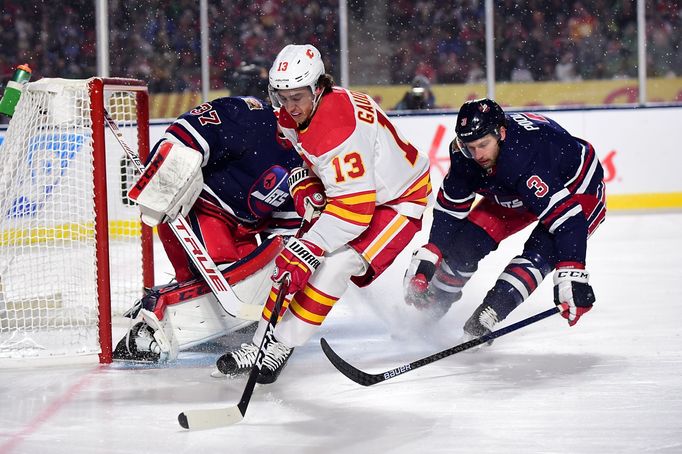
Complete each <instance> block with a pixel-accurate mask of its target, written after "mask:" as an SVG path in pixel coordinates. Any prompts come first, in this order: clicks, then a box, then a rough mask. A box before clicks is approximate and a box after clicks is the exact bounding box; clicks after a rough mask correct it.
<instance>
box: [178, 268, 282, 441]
mask: <svg viewBox="0 0 682 454" xmlns="http://www.w3.org/2000/svg"><path fill="white" fill-rule="evenodd" d="M288 291H289V282H288V281H285V282H283V283H282V284H281V286H280V288H279V294H278V295H277V299H276V300H275V307H274V308H273V309H272V313H271V314H270V319H269V320H268V326H267V327H266V328H265V335H264V336H263V340H262V341H261V343H260V348H259V349H258V354H257V355H256V361H255V363H254V365H253V367H251V373H250V374H249V379H248V380H247V381H246V386H245V387H244V392H242V397H241V399H239V403H238V404H237V405H234V406H232V407H227V408H212V409H206V410H188V411H185V412H182V413H180V414H179V415H178V422H179V423H180V426H182V427H183V428H185V429H190V430H203V429H214V428H216V427H224V426H231V425H232V424H236V423H238V422H239V421H241V420H242V419H244V415H245V414H246V409H247V408H248V406H249V402H250V401H251V396H252V395H253V390H254V388H255V387H256V380H257V379H258V375H259V374H260V370H261V367H263V360H264V359H265V355H267V349H268V345H269V344H270V338H271V336H272V333H273V332H274V331H275V325H276V324H277V319H278V317H279V313H280V312H281V310H282V304H283V303H284V298H285V297H286V295H287V293H288Z"/></svg>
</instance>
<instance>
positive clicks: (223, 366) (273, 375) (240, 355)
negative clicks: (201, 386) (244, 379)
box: [213, 337, 294, 384]
mask: <svg viewBox="0 0 682 454" xmlns="http://www.w3.org/2000/svg"><path fill="white" fill-rule="evenodd" d="M267 342H268V345H267V350H266V351H267V354H266V355H265V359H264V360H263V366H262V367H261V370H260V374H259V375H258V379H257V383H261V384H269V383H274V382H275V380H277V377H278V376H279V374H280V373H281V372H282V369H284V366H285V365H286V363H287V360H288V359H289V356H291V353H292V352H293V351H294V349H293V348H289V347H287V346H286V345H284V344H283V343H281V342H279V341H278V340H277V339H275V338H274V337H270V338H269V339H268V340H267ZM258 351H259V347H258V346H257V345H256V344H254V343H253V342H250V343H248V344H242V346H241V348H240V349H239V350H235V351H233V352H228V353H225V354H224V355H223V356H221V357H220V358H218V361H217V362H216V366H217V367H218V371H220V373H221V374H223V375H229V376H232V377H233V376H237V375H241V374H245V373H248V372H250V371H251V368H252V367H253V365H254V364H255V363H256V357H257V356H258ZM213 376H216V375H215V374H214V375H213Z"/></svg>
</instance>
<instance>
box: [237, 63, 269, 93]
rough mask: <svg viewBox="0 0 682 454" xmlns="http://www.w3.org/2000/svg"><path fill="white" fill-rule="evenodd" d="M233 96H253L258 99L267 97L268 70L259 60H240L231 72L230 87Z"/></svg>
mask: <svg viewBox="0 0 682 454" xmlns="http://www.w3.org/2000/svg"><path fill="white" fill-rule="evenodd" d="M231 92H232V93H233V94H234V95H235V96H254V97H256V98H259V99H263V98H264V97H267V93H268V71H267V66H265V65H264V64H262V63H261V62H258V61H254V62H253V63H246V62H242V64H241V65H239V67H238V68H237V69H235V71H234V73H232V89H231Z"/></svg>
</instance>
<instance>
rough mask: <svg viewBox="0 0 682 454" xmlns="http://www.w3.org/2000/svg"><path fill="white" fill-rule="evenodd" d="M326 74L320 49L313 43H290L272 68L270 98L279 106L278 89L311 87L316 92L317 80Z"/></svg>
mask: <svg viewBox="0 0 682 454" xmlns="http://www.w3.org/2000/svg"><path fill="white" fill-rule="evenodd" d="M323 74H324V63H323V62H322V56H321V55H320V51H319V50H317V48H315V46H313V45H311V44H303V45H296V44H289V45H288V46H286V47H285V48H284V49H282V50H281V51H280V52H279V54H277V57H276V58H275V61H274V63H273V64H272V67H271V68H270V74H269V80H270V87H269V92H270V100H271V101H272V104H273V105H274V106H279V104H280V103H279V100H278V99H277V96H276V95H277V90H290V89H293V88H301V87H310V90H311V91H312V93H313V94H314V95H315V100H316V101H317V100H318V99H319V96H318V93H316V88H317V81H318V79H319V78H320V76H322V75H323Z"/></svg>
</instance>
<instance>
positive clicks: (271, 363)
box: [257, 336, 294, 384]
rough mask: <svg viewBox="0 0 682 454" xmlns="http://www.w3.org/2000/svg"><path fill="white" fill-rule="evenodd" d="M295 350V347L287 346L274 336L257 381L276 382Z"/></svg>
mask: <svg viewBox="0 0 682 454" xmlns="http://www.w3.org/2000/svg"><path fill="white" fill-rule="evenodd" d="M293 351H294V349H293V348H289V347H287V346H286V345H284V344H283V343H281V342H279V341H278V340H277V339H275V338H274V336H273V337H272V338H271V342H270V343H269V344H268V353H267V355H266V356H265V359H264V360H263V367H262V368H261V370H260V374H259V375H258V380H257V382H258V383H261V384H268V383H274V382H275V380H277V377H279V374H280V373H281V372H282V369H284V366H286V365H287V361H288V360H289V357H290V356H291V354H292V353H293Z"/></svg>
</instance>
